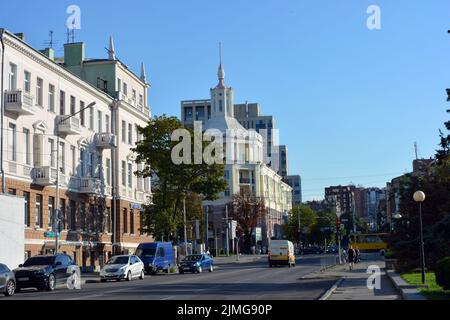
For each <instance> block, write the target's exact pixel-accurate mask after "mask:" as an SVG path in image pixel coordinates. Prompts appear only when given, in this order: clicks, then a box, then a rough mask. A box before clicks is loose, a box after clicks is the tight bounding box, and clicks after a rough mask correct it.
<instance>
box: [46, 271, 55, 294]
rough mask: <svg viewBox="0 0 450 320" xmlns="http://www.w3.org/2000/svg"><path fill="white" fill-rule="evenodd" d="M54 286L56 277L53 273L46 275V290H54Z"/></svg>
mask: <svg viewBox="0 0 450 320" xmlns="http://www.w3.org/2000/svg"><path fill="white" fill-rule="evenodd" d="M55 286H56V278H55V275H54V274H51V275H49V276H48V282H47V287H46V289H47V291H53V290H55Z"/></svg>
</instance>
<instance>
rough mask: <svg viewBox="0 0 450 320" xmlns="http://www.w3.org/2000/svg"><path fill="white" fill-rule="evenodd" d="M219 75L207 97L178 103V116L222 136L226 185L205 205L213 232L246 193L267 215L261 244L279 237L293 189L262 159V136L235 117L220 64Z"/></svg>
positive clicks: (289, 207) (190, 123) (191, 124)
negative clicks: (228, 207) (235, 197)
mask: <svg viewBox="0 0 450 320" xmlns="http://www.w3.org/2000/svg"><path fill="white" fill-rule="evenodd" d="M218 78H219V84H218V85H217V86H216V87H215V88H212V89H211V90H210V94H211V98H210V99H202V100H190V101H182V102H181V119H182V121H183V123H184V125H185V126H188V127H192V126H193V124H194V120H195V121H200V122H202V124H203V130H204V131H206V130H211V129H216V130H220V131H221V132H222V133H223V135H224V152H225V153H226V157H227V158H226V163H225V179H226V180H227V183H228V188H227V190H226V191H225V192H223V193H222V194H221V195H220V198H219V199H218V200H216V201H212V202H205V205H207V206H208V207H209V214H210V215H211V217H212V220H210V221H214V229H215V231H216V232H215V233H216V234H222V230H220V229H222V225H223V224H222V221H223V218H224V217H225V206H226V205H227V204H229V203H230V202H231V201H232V197H233V195H235V194H242V193H247V194H251V195H254V196H256V197H258V198H260V199H262V200H263V201H264V204H265V206H266V212H267V214H266V216H265V217H264V219H263V220H262V221H261V222H260V227H262V235H263V240H262V241H263V242H262V245H267V243H268V242H269V241H270V239H271V238H273V237H277V238H279V237H281V224H282V221H283V215H285V214H287V213H288V212H289V211H290V210H291V209H292V188H291V187H290V186H289V185H288V184H286V183H284V182H283V180H282V177H281V176H280V175H278V174H277V172H275V171H274V170H273V169H271V168H270V167H269V166H268V165H267V164H266V163H265V162H264V159H265V155H264V150H265V149H264V146H263V144H264V140H263V137H262V136H261V135H260V134H258V133H257V132H256V131H255V130H253V129H250V130H247V129H245V128H244V127H243V126H242V125H241V124H240V123H239V122H238V121H237V119H236V118H235V117H234V110H235V109H234V101H233V100H234V92H233V89H232V88H230V87H227V86H226V85H225V82H224V79H225V72H224V69H223V67H222V64H220V66H219V71H218ZM230 134H231V135H232V136H233V137H230ZM217 229H219V230H218V231H217ZM225 238H226V236H225V235H223V234H222V236H219V241H220V242H221V247H222V248H224V245H223V244H224V241H225ZM212 245H213V244H211V247H212Z"/></svg>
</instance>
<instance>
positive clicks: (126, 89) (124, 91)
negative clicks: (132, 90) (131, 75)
mask: <svg viewBox="0 0 450 320" xmlns="http://www.w3.org/2000/svg"><path fill="white" fill-rule="evenodd" d="M123 94H124V95H126V96H128V85H127V84H126V83H125V82H124V83H123Z"/></svg>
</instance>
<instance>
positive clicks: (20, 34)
mask: <svg viewBox="0 0 450 320" xmlns="http://www.w3.org/2000/svg"><path fill="white" fill-rule="evenodd" d="M14 35H15V36H16V37H17V38H19V39H20V40H22V41H23V42H25V33H23V32H19V33H14Z"/></svg>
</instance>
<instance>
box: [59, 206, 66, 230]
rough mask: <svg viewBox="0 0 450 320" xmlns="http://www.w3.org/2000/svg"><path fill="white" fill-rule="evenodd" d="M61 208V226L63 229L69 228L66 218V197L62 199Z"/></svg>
mask: <svg viewBox="0 0 450 320" xmlns="http://www.w3.org/2000/svg"><path fill="white" fill-rule="evenodd" d="M59 202H60V210H61V215H60V217H59V218H60V219H61V220H60V226H61V227H62V230H67V221H66V220H67V219H66V199H60V200H59Z"/></svg>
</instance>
